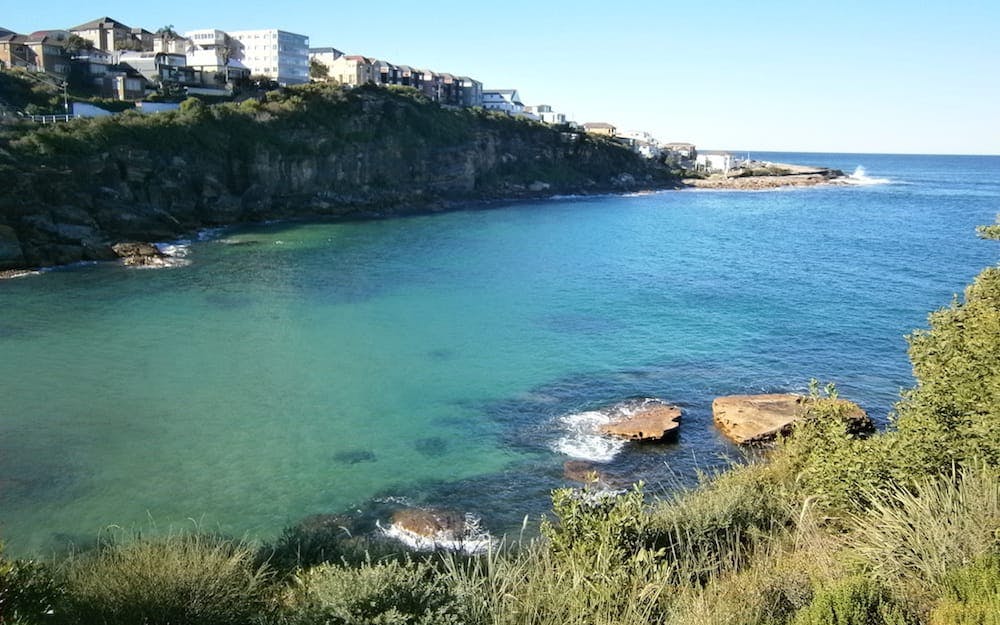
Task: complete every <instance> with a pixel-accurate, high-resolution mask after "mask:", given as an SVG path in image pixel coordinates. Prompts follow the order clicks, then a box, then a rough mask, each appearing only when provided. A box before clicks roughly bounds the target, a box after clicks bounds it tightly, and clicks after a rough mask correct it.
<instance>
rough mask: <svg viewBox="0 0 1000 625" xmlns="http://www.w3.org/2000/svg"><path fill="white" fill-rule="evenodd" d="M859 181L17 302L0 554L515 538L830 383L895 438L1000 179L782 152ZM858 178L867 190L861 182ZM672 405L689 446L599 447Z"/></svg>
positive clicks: (7, 292)
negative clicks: (912, 337)
mask: <svg viewBox="0 0 1000 625" xmlns="http://www.w3.org/2000/svg"><path fill="white" fill-rule="evenodd" d="M751 156H753V157H755V158H758V159H765V160H773V161H779V162H792V163H801V164H810V165H823V166H829V167H836V168H840V169H843V170H845V171H847V172H855V184H852V185H848V186H837V187H815V188H805V189H787V190H776V191H764V192H730V191H695V190H685V191H665V192H660V193H651V194H639V195H627V196H601V197H564V198H554V199H551V200H545V201H533V202H521V203H511V204H495V205H490V206H487V207H483V206H475V207H470V208H469V210H461V211H455V212H450V213H445V214H435V215H426V216H417V217H409V218H395V219H387V220H375V221H364V222H351V223H323V224H315V223H314V224H290V223H284V224H282V223H276V224H258V225H252V226H245V227H239V228H233V229H227V230H221V231H216V232H211V233H204V236H202V237H201V238H200V239H194V240H192V241H180V242H173V247H172V248H171V252H172V253H174V254H175V255H176V258H177V266H175V267H171V268H166V269H155V270H150V269H130V268H125V267H122V266H119V265H116V264H111V263H105V264H95V265H85V266H76V267H71V268H64V269H58V270H53V271H47V272H43V273H41V274H40V275H34V276H28V277H25V278H19V279H14V280H8V281H4V282H0V306H2V311H3V314H2V315H0V539H2V540H3V541H4V543H5V545H6V548H7V550H8V552H9V553H12V554H15V555H17V554H42V553H48V552H52V551H58V550H61V549H63V548H65V547H66V546H67V545H70V544H73V545H87V544H91V543H93V541H94V540H95V539H96V538H97V537H98V536H99V535H100V534H101V532H102V531H105V530H106V528H108V527H109V526H112V525H116V526H120V527H126V528H135V529H140V530H143V531H145V532H147V533H148V532H151V531H167V530H169V529H194V528H197V529H200V530H204V531H213V532H222V533H225V534H228V535H233V536H239V537H244V536H245V537H250V538H255V539H260V540H267V539H269V538H273V537H274V536H276V535H277V534H278V533H279V532H280V531H281V529H282V528H283V527H286V526H288V525H291V524H294V523H296V522H298V521H299V520H300V519H302V518H304V517H306V516H308V515H313V514H341V513H346V514H354V515H357V516H358V517H359V518H360V519H362V520H363V522H364V523H365V524H367V525H366V526H367V527H370V529H371V531H372V532H377V531H378V529H377V526H376V522H378V523H379V524H380V525H382V526H385V524H386V523H387V519H388V516H389V515H390V514H391V512H392V510H394V509H395V508H398V507H401V506H434V507H441V508H447V509H452V510H456V511H459V512H463V513H467V514H468V515H469V518H470V519H473V520H476V521H477V522H478V526H479V528H480V529H481V531H484V532H489V533H490V534H491V535H493V536H500V535H502V534H505V533H511V532H517V531H518V530H519V529H520V527H521V525H522V521H523V519H524V518H525V517H526V516H527V517H529V523H534V520H537V518H538V516H539V515H541V514H542V513H544V512H545V510H546V509H547V508H548V502H549V495H550V491H551V490H552V489H554V488H560V487H563V486H570V485H573V483H572V482H568V481H567V480H566V478H565V477H564V468H563V467H564V462H566V461H567V460H572V459H581V460H587V461H590V462H592V463H594V465H595V467H597V468H599V469H600V470H601V471H602V472H603V473H605V474H607V475H608V476H609V479H610V480H611V481H613V482H616V483H620V484H626V483H628V482H631V481H633V480H640V479H641V480H643V481H644V482H645V483H646V485H647V486H646V491H647V492H648V493H650V494H651V495H653V496H657V495H658V494H663V493H666V492H669V490H670V489H671V488H675V487H676V486H677V485H678V484H684V483H690V482H691V480H693V479H695V475H696V474H697V473H698V472H699V471H712V470H716V469H718V468H720V467H724V466H726V465H727V464H728V463H731V462H738V461H740V459H741V458H742V454H741V451H740V450H739V449H737V448H735V447H734V446H733V445H732V444H730V443H728V442H727V441H726V440H725V439H724V438H723V437H722V436H721V435H720V434H719V432H718V431H717V430H716V429H715V427H714V426H713V423H712V415H711V403H712V399H713V398H715V397H717V396H719V395H727V394H736V393H761V392H772V391H773V392H781V391H797V392H804V391H805V390H806V388H807V385H808V383H809V380H810V379H811V378H816V379H818V380H819V381H820V382H821V383H826V382H834V383H835V384H836V385H837V388H838V389H839V392H840V395H841V396H842V397H845V398H848V399H851V400H854V401H856V402H858V403H859V404H860V405H861V406H862V407H863V408H864V409H865V410H867V411H868V413H869V414H870V415H871V416H872V417H873V419H874V420H875V421H876V422H877V423H878V424H880V425H882V426H885V425H886V424H887V423H888V420H889V418H890V415H891V412H892V408H893V404H894V402H896V401H897V400H898V398H899V392H900V390H901V389H904V388H906V387H908V386H910V385H911V384H912V383H913V379H912V375H911V371H910V366H909V362H908V360H907V355H906V348H907V346H906V341H905V335H906V334H907V333H909V332H911V331H913V330H914V329H916V328H921V327H925V326H926V322H927V315H928V313H929V312H931V311H932V310H934V309H936V308H940V307H942V306H946V305H948V304H949V303H950V302H951V301H952V298H953V297H954V296H955V294H961V292H962V290H963V289H964V287H965V285H966V284H968V283H969V282H970V281H971V280H972V278H973V277H974V276H975V275H976V274H977V273H978V272H979V271H980V270H981V269H982V268H984V267H985V266H988V265H991V264H995V263H997V262H998V261H1000V246H998V245H997V244H996V243H995V242H991V241H981V240H978V239H977V238H976V235H975V226H977V225H979V224H986V223H992V222H993V220H994V218H995V215H996V213H997V212H998V211H1000V157H974V156H964V157H963V156H893V155H871V154H773V153H772V154H768V153H751ZM858 167H861V168H863V169H860V170H859V169H858ZM639 398H658V399H661V400H663V401H666V402H669V403H673V404H676V405H678V406H680V407H681V408H682V409H683V410H684V416H683V419H682V424H681V430H680V436H679V439H678V441H677V442H675V443H670V444H658V445H636V444H632V443H628V444H625V443H621V442H617V441H612V440H609V439H605V438H603V437H600V436H596V435H595V434H594V433H593V426H594V424H596V423H599V422H600V421H601V420H602V419H605V418H606V410H607V409H608V408H609V407H613V406H616V405H619V404H621V403H622V402H628V401H631V400H635V399H639Z"/></svg>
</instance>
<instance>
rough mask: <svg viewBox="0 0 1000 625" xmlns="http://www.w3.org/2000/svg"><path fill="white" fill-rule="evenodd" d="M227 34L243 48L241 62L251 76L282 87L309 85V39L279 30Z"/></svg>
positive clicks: (237, 31)
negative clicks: (267, 80)
mask: <svg viewBox="0 0 1000 625" xmlns="http://www.w3.org/2000/svg"><path fill="white" fill-rule="evenodd" d="M228 32H229V36H230V37H232V38H233V39H236V40H237V41H239V42H240V45H242V47H243V59H242V61H243V64H244V65H246V66H247V67H249V68H250V73H251V74H252V75H254V76H256V75H261V76H267V77H269V78H273V79H274V80H276V81H278V83H279V84H282V85H295V84H300V83H306V82H309V37H306V36H305V35H297V34H295V33H290V32H286V31H284V30H278V29H277V28H268V29H263V30H230V31H228ZM196 43H197V42H196Z"/></svg>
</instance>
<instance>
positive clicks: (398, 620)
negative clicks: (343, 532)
mask: <svg viewBox="0 0 1000 625" xmlns="http://www.w3.org/2000/svg"><path fill="white" fill-rule="evenodd" d="M460 612H461V608H460V604H459V602H458V600H457V598H456V597H455V596H454V595H453V594H452V593H451V591H450V589H449V588H448V586H447V585H446V584H445V583H444V581H443V580H442V578H440V577H439V576H437V575H436V574H435V570H434V569H433V568H432V567H431V566H430V565H428V564H426V563H415V562H409V561H407V562H398V561H390V562H382V563H373V562H368V563H365V564H363V565H361V566H359V567H348V566H343V565H336V564H324V565H320V566H316V567H313V568H311V569H307V570H305V571H302V572H300V573H299V574H298V575H297V576H296V581H295V586H294V588H293V589H292V590H291V592H290V593H289V596H288V597H287V599H286V618H287V620H288V622H289V623H291V624H293V625H295V624H302V625H306V624H311V623H329V624H336V625H432V624H434V625H437V624H442V625H443V624H447V623H458V622H461V621H460V618H459V616H460Z"/></svg>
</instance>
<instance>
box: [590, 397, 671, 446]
mask: <svg viewBox="0 0 1000 625" xmlns="http://www.w3.org/2000/svg"><path fill="white" fill-rule="evenodd" d="M680 418H681V409H680V408H678V407H677V406H668V405H666V404H653V405H650V406H644V407H642V408H639V409H637V410H636V411H635V412H633V413H632V414H630V415H626V416H624V417H622V418H621V419H618V420H616V421H612V422H611V423H607V424H605V425H602V426H601V427H600V430H601V433H602V434H610V435H611V436H618V437H620V438H626V439H628V440H631V441H659V440H664V439H669V438H673V437H674V436H676V435H677V428H679V427H680V423H679V421H680Z"/></svg>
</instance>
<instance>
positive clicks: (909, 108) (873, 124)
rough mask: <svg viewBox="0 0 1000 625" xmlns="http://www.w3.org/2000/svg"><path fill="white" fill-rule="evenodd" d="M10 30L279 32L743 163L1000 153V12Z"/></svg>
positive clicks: (882, 9)
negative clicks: (764, 154)
mask: <svg viewBox="0 0 1000 625" xmlns="http://www.w3.org/2000/svg"><path fill="white" fill-rule="evenodd" d="M4 5H5V6H4V8H3V10H2V11H0V27H6V28H9V29H11V30H16V31H18V32H31V31H34V30H40V29H45V28H68V27H71V26H75V25H77V24H79V23H82V22H86V21H89V20H91V19H94V18H96V17H100V16H103V15H108V16H110V17H112V18H115V19H117V20H119V21H122V22H124V23H126V24H128V25H130V26H142V27H144V28H147V29H149V30H155V29H157V28H159V27H160V26H164V25H167V24H172V25H173V26H174V27H175V29H176V30H178V31H180V32H183V31H185V30H191V29H195V28H221V29H223V30H237V29H246V28H281V29H284V30H289V31H293V32H297V33H301V34H304V35H308V36H309V37H310V39H311V44H312V46H314V47H319V46H334V47H337V48H339V49H341V50H344V51H345V52H348V53H354V54H364V55H367V56H374V57H378V58H383V59H385V60H388V61H391V62H394V63H405V64H408V65H415V66H418V67H426V68H429V69H434V70H437V71H443V72H451V73H455V74H466V75H469V76H473V77H475V78H477V79H479V80H481V81H483V82H484V83H485V84H486V86H487V88H516V89H518V90H519V91H520V93H521V97H522V99H523V100H524V101H525V103H526V104H551V105H552V106H554V107H555V108H557V109H558V110H562V111H564V112H566V113H569V114H571V115H572V117H573V118H574V119H576V120H577V121H581V122H584V121H608V122H612V123H614V124H616V125H618V126H619V127H620V128H626V129H633V128H635V129H645V130H648V131H649V132H651V133H653V134H654V135H655V136H657V137H659V138H661V139H665V140H676V141H691V142H694V143H696V144H697V145H698V146H700V147H705V148H716V149H733V150H809V151H826V152H853V151H857V152H904V153H956V154H963V153H964V154H1000V2H997V1H996V0H990V1H985V0H984V1H978V0H977V1H965V0H955V1H954V2H952V3H938V2H934V3H924V2H913V1H912V0H911V1H909V2H895V1H884V2H883V1H878V0H876V1H875V2H871V3H863V2H834V1H825V2H809V1H807V0H799V1H789V2H784V1H782V2H752V1H749V0H742V1H739V2H735V1H729V0H718V1H716V2H690V1H688V2H683V3H671V2H662V1H661V2H654V1H653V0H649V1H643V2H640V1H637V0H619V1H617V2H594V1H592V0H577V1H574V2H569V1H564V0H549V1H548V2H546V1H538V0H534V1H532V2H525V1H523V0H508V1H506V2H462V3H458V2H441V1H438V0H428V1H425V2H401V1H399V0H382V1H381V2H377V3H374V2H335V1H329V0H325V1H322V2H317V1H313V0H307V1H304V2H273V1H269V2H257V1H253V0H248V1H247V2H242V3H230V2H193V1H191V0H174V1H172V2H161V3H151V2H145V3H143V2H135V1H134V0H130V1H128V2H125V1H122V0H108V1H106V2H98V3H78V2H69V1H68V0H53V1H52V2H49V3H46V4H45V5H44V10H42V11H40V10H39V9H38V5H37V4H32V3H26V2H18V3H14V2H5V3H4Z"/></svg>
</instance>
